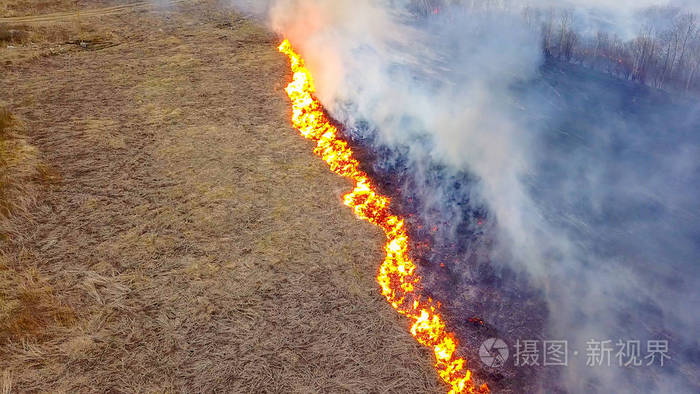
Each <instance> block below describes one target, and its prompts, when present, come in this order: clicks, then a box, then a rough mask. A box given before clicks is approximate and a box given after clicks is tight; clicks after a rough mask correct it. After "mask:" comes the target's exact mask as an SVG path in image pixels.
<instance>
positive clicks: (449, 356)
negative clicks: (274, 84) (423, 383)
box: [278, 40, 489, 393]
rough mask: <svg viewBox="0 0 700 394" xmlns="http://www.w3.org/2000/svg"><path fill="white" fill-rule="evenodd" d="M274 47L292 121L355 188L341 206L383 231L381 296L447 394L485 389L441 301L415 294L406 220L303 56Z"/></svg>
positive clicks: (417, 281)
mask: <svg viewBox="0 0 700 394" xmlns="http://www.w3.org/2000/svg"><path fill="white" fill-rule="evenodd" d="M278 49H279V51H280V52H282V53H284V54H286V55H287V56H288V57H289V61H290V64H291V68H292V72H293V73H294V76H293V80H292V82H290V83H289V85H287V87H286V89H285V90H286V92H287V95H288V96H289V99H290V100H291V102H292V124H293V125H294V127H295V128H296V129H298V130H299V132H300V133H301V134H302V135H303V136H304V137H305V138H308V139H310V140H313V141H316V148H314V153H315V154H317V155H318V156H320V157H321V158H322V159H323V160H324V161H325V162H326V163H328V165H329V166H330V169H331V171H333V172H335V173H336V174H338V175H341V176H344V177H346V178H349V179H351V180H352V181H353V182H354V188H353V190H352V191H351V192H350V193H348V194H346V195H345V196H344V202H345V205H347V206H348V207H350V208H352V209H353V211H354V212H355V215H356V216H357V217H358V218H360V219H364V220H367V221H369V222H370V223H372V224H375V225H377V226H379V227H380V228H381V229H382V230H383V231H384V234H385V235H386V238H387V243H386V245H385V247H384V249H385V251H386V257H385V259H384V262H383V263H382V265H381V266H380V267H379V272H378V273H377V281H378V282H379V285H380V286H381V289H382V294H383V295H384V296H385V297H386V299H387V300H388V301H389V303H391V305H392V306H393V307H394V309H396V310H397V311H398V312H399V313H401V314H402V315H405V316H406V317H408V318H409V319H410V320H411V321H412V323H413V324H412V325H411V334H412V335H413V336H414V337H415V338H416V340H417V341H418V342H420V343H421V344H423V345H424V346H427V347H429V348H431V349H432V350H433V353H434V355H435V368H436V369H437V371H438V374H439V375H440V377H441V378H442V380H444V381H445V382H446V383H447V384H448V385H449V386H450V391H449V392H450V393H488V392H489V389H488V387H487V386H486V384H484V385H482V386H480V387H477V386H476V385H475V383H474V381H473V380H472V376H471V371H470V370H468V369H467V368H466V361H465V360H464V359H463V358H460V357H457V356H456V354H455V350H456V348H457V340H456V339H455V337H454V334H453V333H451V332H448V331H447V330H446V328H445V321H444V319H443V317H442V315H441V314H440V312H439V307H440V304H439V303H438V302H435V301H433V300H432V299H431V298H428V299H427V300H426V299H424V298H422V297H421V295H420V294H419V293H418V290H419V288H420V279H421V278H420V276H418V274H417V273H416V265H415V264H414V263H413V261H411V259H410V258H409V256H408V244H409V240H408V233H407V232H406V228H405V227H404V220H403V219H402V218H401V217H398V216H396V215H392V214H391V212H390V209H389V203H390V199H389V198H388V197H386V196H384V195H381V194H379V193H378V192H377V190H376V187H375V186H374V185H373V184H372V181H371V180H370V178H369V177H368V176H367V174H366V173H364V172H363V171H361V170H360V168H359V163H358V161H357V160H356V159H355V158H354V157H353V153H352V149H351V148H350V147H349V146H348V143H347V142H346V141H344V140H343V139H342V138H340V137H339V135H338V134H339V133H338V129H337V128H336V127H335V126H333V125H332V124H331V122H330V121H329V119H328V118H327V116H326V115H325V113H324V111H323V108H322V106H321V103H320V102H319V101H318V100H317V99H316V98H315V97H314V96H313V93H314V91H315V88H314V83H313V78H312V77H311V73H310V72H309V70H308V69H306V67H305V66H304V61H303V59H302V58H301V56H299V55H298V54H297V53H296V52H294V49H293V48H292V45H291V44H290V42H289V41H288V40H284V41H283V42H282V44H281V45H280V46H279V48H278Z"/></svg>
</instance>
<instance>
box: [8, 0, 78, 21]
mask: <svg viewBox="0 0 700 394" xmlns="http://www.w3.org/2000/svg"><path fill="white" fill-rule="evenodd" d="M78 3H79V2H78V1H76V0H41V1H37V0H3V1H2V3H1V4H0V17H12V16H24V15H37V14H46V13H49V12H57V11H70V10H74V9H76V5H77V4H78Z"/></svg>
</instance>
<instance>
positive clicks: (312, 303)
mask: <svg viewBox="0 0 700 394" xmlns="http://www.w3.org/2000/svg"><path fill="white" fill-rule="evenodd" d="M100 25H101V26H102V27H103V28H104V29H107V30H109V31H113V32H116V33H115V37H114V40H115V41H118V42H119V43H120V44H121V45H119V46H114V47H109V48H105V49H103V50H96V51H88V50H73V51H67V52H61V53H59V54H57V55H55V56H48V57H38V58H35V59H32V60H27V61H24V62H23V63H21V65H20V66H17V65H15V64H13V65H12V67H7V69H6V70H0V71H1V72H6V73H5V74H4V75H3V77H4V79H5V81H6V84H4V85H0V96H2V97H9V100H10V105H11V106H12V108H13V111H15V112H16V113H18V114H20V115H21V116H22V117H23V118H24V119H26V123H27V127H26V130H31V133H28V134H29V135H30V136H31V142H32V144H33V145H35V146H37V148H38V149H39V151H40V152H41V158H42V160H43V161H44V162H46V163H48V164H50V165H51V166H52V168H55V171H56V172H57V173H58V174H60V176H61V178H60V179H61V181H60V182H54V183H51V184H47V185H45V186H42V187H41V189H37V190H39V191H41V193H39V194H38V195H37V197H36V203H35V205H34V207H35V208H33V209H31V210H29V214H30V215H29V216H30V218H29V219H30V220H20V219H19V218H18V217H17V216H10V219H9V220H10V221H11V224H12V225H13V226H14V228H15V229H16V232H17V233H18V234H19V235H21V239H20V238H10V239H9V240H8V241H6V242H5V243H3V244H1V245H0V256H3V260H2V262H3V266H2V267H4V268H3V269H2V271H0V272H2V274H1V275H4V276H1V277H0V278H5V279H4V280H3V281H1V282H0V289H1V290H0V294H8V295H6V296H3V297H5V298H3V299H4V300H6V301H4V302H5V304H7V305H10V306H9V307H4V309H3V310H11V311H12V314H13V316H15V317H14V318H13V321H14V322H15V323H12V324H11V325H8V327H11V328H7V329H6V331H7V332H8V334H5V337H4V339H2V340H0V370H2V371H3V372H2V374H1V375H0V389H2V390H5V388H6V387H12V390H16V391H18V392H26V391H38V392H91V391H114V392H214V391H220V392H234V393H258V392H269V393H302V392H303V393H308V392H332V393H343V392H439V391H441V390H442V386H440V384H439V382H438V379H437V376H436V373H435V371H434V370H433V368H432V365H431V359H432V356H431V355H430V354H429V353H428V352H427V351H426V350H425V349H422V348H421V347H420V346H419V345H418V344H417V343H416V342H415V341H414V340H413V338H412V337H411V336H410V334H409V333H408V331H407V322H406V321H405V320H403V319H402V318H401V317H400V316H398V315H396V314H395V313H394V311H393V310H392V308H391V307H390V306H389V305H388V304H387V303H386V301H385V300H384V299H383V298H382V297H381V295H380V293H379V289H378V285H377V284H376V282H375V279H374V274H375V272H376V269H377V266H378V264H379V262H380V261H381V259H382V242H383V240H382V235H381V233H380V232H379V231H377V229H376V228H374V227H373V226H371V225H369V224H366V223H363V222H360V221H358V220H356V219H355V218H354V217H353V215H352V213H351V212H350V211H349V210H347V209H346V208H345V207H344V206H343V205H342V202H341V196H342V194H343V192H345V191H347V190H348V188H349V186H350V185H348V184H347V183H346V182H345V181H344V180H342V179H339V178H337V177H336V176H334V175H333V174H331V173H330V172H329V171H328V169H327V168H326V167H325V165H324V164H323V163H322V162H321V161H320V160H318V159H317V158H316V157H315V156H314V155H313V153H312V146H310V145H309V143H308V142H307V141H305V140H304V139H303V138H301V137H299V136H298V133H297V132H295V131H294V130H293V129H292V128H291V127H290V125H289V119H288V116H289V106H288V103H287V99H286V97H285V94H284V91H283V90H282V88H283V87H284V85H285V83H286V81H287V79H288V78H289V72H288V67H287V63H286V59H285V58H284V56H283V55H280V54H279V53H277V51H276V45H277V41H278V38H277V37H275V36H273V35H271V34H270V33H268V32H266V31H265V30H264V29H262V28H261V27H260V26H258V25H256V24H254V23H253V22H251V21H248V20H244V19H242V18H241V17H240V16H238V15H235V14H232V13H230V12H228V11H224V10H221V9H218V8H216V7H214V6H209V5H207V4H206V3H196V4H194V5H191V6H187V5H181V6H178V7H175V8H171V9H170V10H168V11H159V12H151V13H143V12H138V13H130V14H125V15H120V16H118V17H109V18H104V19H102V20H100ZM127 36H128V37H127ZM3 50H7V49H3V48H0V57H2V55H3V52H2V51H3ZM0 68H2V65H0ZM9 86H11V87H12V89H11V90H10V89H9V88H8V87H9ZM10 282H13V283H14V282H16V283H17V284H10ZM23 294H26V296H24V295H23ZM23 297H24V298H23ZM23 300H26V301H27V302H25V304H22V302H24V301H23ZM3 305H4V304H3ZM22 316H25V317H24V318H23V317H22ZM21 327H27V328H26V329H25V328H21ZM24 334H26V335H24ZM9 390H10V389H7V391H9Z"/></svg>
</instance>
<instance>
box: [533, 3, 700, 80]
mask: <svg viewBox="0 0 700 394" xmlns="http://www.w3.org/2000/svg"><path fill="white" fill-rule="evenodd" d="M522 14H523V18H524V19H525V21H526V22H527V23H528V25H529V26H531V27H532V28H534V29H539V31H540V33H541V39H542V51H543V52H544V54H545V56H548V57H554V58H557V59H559V60H562V61H567V62H573V63H578V64H582V65H585V66H588V67H590V68H594V69H596V70H600V71H603V72H607V73H610V74H613V75H615V76H618V77H620V78H624V79H628V80H632V81H637V82H639V83H644V84H648V85H651V86H654V87H657V88H667V89H672V90H683V91H689V90H700V75H699V72H700V26H699V23H698V22H699V21H698V16H697V15H696V14H694V13H691V12H683V10H681V9H680V8H675V7H652V8H648V9H646V10H644V11H643V12H641V13H640V14H639V17H640V18H641V22H642V23H641V24H640V26H641V28H640V29H639V31H638V33H637V36H636V37H634V38H632V39H628V40H625V39H622V38H621V37H620V36H618V35H617V34H615V33H610V32H608V31H603V30H598V31H596V32H595V33H593V34H590V35H584V34H581V33H579V32H578V31H577V26H578V24H577V23H576V14H575V13H574V12H573V11H572V10H566V9H564V10H556V9H548V10H541V9H535V8H530V7H526V8H524V9H523V11H522Z"/></svg>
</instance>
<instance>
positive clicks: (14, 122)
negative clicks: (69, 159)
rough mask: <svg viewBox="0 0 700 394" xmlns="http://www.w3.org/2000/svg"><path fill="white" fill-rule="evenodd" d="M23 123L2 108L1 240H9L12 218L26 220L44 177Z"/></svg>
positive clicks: (0, 142)
mask: <svg viewBox="0 0 700 394" xmlns="http://www.w3.org/2000/svg"><path fill="white" fill-rule="evenodd" d="M23 132H24V125H23V123H22V122H21V121H20V120H19V119H18V118H17V117H16V116H15V115H13V114H12V113H11V112H10V111H9V110H8V109H7V108H5V107H0V238H2V239H5V238H7V236H8V234H10V233H11V226H10V224H9V221H8V220H7V219H8V218H9V217H10V215H21V216H23V217H27V216H29V215H30V212H29V210H30V209H31V207H32V205H33V203H34V201H35V196H36V190H35V184H36V181H37V180H38V178H39V176H40V175H41V172H40V169H41V163H40V161H39V157H38V152H37V149H36V148H35V147H34V146H32V145H30V144H28V143H27V141H26V139H25V137H24V135H23Z"/></svg>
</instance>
